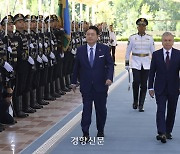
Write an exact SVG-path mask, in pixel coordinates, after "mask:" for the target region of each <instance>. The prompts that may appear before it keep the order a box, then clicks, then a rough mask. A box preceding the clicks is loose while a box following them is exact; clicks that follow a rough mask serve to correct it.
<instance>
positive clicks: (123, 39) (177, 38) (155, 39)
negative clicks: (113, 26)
mask: <svg viewBox="0 0 180 154" xmlns="http://www.w3.org/2000/svg"><path fill="white" fill-rule="evenodd" d="M153 39H154V41H155V42H161V37H153ZM117 40H118V41H128V38H127V37H122V36H117ZM174 41H175V42H180V37H175V38H174Z"/></svg>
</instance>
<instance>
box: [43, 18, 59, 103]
mask: <svg viewBox="0 0 180 154" xmlns="http://www.w3.org/2000/svg"><path fill="white" fill-rule="evenodd" d="M44 21H45V27H46V29H44V34H43V41H44V43H43V44H44V51H45V52H46V56H47V59H48V65H49V66H48V69H47V72H48V74H47V82H46V84H45V90H44V99H45V100H50V101H54V100H56V97H53V96H52V95H51V84H52V81H53V70H54V65H55V64H56V62H57V61H56V57H55V55H54V53H53V51H52V49H53V44H54V41H53V40H52V39H51V38H52V37H51V24H52V18H51V17H50V16H48V17H46V18H45V20H44ZM51 40H52V41H51Z"/></svg>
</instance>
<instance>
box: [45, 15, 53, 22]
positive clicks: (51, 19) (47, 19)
mask: <svg viewBox="0 0 180 154" xmlns="http://www.w3.org/2000/svg"><path fill="white" fill-rule="evenodd" d="M44 21H45V22H46V23H47V22H48V21H49V16H47V17H46V19H45V20H44ZM50 21H53V18H52V16H50Z"/></svg>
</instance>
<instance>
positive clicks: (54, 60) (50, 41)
mask: <svg viewBox="0 0 180 154" xmlns="http://www.w3.org/2000/svg"><path fill="white" fill-rule="evenodd" d="M50 20H51V18H50V15H49V20H48V34H49V36H50V37H49V44H50V51H51V52H52V53H54V52H53V51H54V50H55V49H54V44H53V43H52V41H53V39H52V34H51V26H50ZM52 63H53V64H57V61H56V57H55V58H54V59H52ZM53 64H52V65H53Z"/></svg>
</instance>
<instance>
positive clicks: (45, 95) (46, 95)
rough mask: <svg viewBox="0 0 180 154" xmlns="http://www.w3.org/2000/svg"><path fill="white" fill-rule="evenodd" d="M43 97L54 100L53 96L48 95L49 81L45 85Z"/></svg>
mask: <svg viewBox="0 0 180 154" xmlns="http://www.w3.org/2000/svg"><path fill="white" fill-rule="evenodd" d="M44 99H45V100H49V101H54V100H56V98H55V97H52V96H51V95H50V83H48V84H47V85H46V86H45V92H44Z"/></svg>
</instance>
